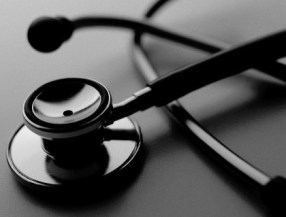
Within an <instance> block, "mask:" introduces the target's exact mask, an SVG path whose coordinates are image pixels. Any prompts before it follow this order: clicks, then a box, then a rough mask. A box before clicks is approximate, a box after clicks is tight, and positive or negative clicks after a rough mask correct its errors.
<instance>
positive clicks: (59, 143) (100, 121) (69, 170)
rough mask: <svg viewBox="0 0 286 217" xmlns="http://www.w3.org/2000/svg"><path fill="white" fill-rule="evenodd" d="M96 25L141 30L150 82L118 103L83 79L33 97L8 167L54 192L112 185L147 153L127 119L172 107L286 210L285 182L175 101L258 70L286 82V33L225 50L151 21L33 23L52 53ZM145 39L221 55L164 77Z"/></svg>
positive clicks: (41, 45)
mask: <svg viewBox="0 0 286 217" xmlns="http://www.w3.org/2000/svg"><path fill="white" fill-rule="evenodd" d="M165 2H167V1H166V0H165V1H164V0H163V1H162V0H161V1H158V2H156V3H155V4H154V5H153V6H152V7H151V8H150V10H149V11H148V13H147V14H146V18H150V17H152V16H153V15H154V14H155V12H156V11H157V10H158V9H159V8H160V7H161V6H162V5H164V3H165ZM92 26H95V27H97V26H106V27H121V28H127V29H130V30H133V31H134V33H135V38H134V44H133V45H134V46H133V53H134V60H135V62H136V64H137V66H138V68H139V69H140V70H141V71H142V73H143V74H144V75H145V78H146V80H147V81H149V83H148V84H147V85H146V87H145V88H143V89H142V90H140V91H138V92H136V93H134V94H133V95H132V96H131V97H129V98H127V99H126V100H124V101H122V102H120V103H117V104H114V105H113V104H112V99H111V94H110V92H109V90H108V89H107V88H106V87H105V86H104V85H103V84H101V83H99V82H97V81H94V80H89V79H83V78H66V79H60V80H55V81H52V82H49V83H47V84H44V85H43V86H41V87H39V88H38V89H36V90H35V91H34V92H32V93H31V94H30V96H29V97H28V98H27V99H26V101H25V103H24V107H23V117H24V125H22V126H21V127H20V128H19V129H18V130H17V132H16V133H15V134H14V136H13V138H12V139H11V142H10V145H9V148H8V152H7V159H8V163H9V165H10V167H11V169H12V171H13V172H14V174H15V175H16V177H17V179H18V180H19V181H20V182H21V183H23V184H24V185H25V186H27V187H29V188H32V189H37V190H43V191H45V190H47V191H52V192H57V191H59V192H62V191H66V190H74V189H80V190H81V189H84V188H85V187H86V186H96V188H102V186H104V184H106V183H109V184H110V185H112V183H113V181H114V180H115V179H117V177H118V176H120V174H124V175H123V176H124V177H126V176H128V173H127V172H128V171H129V169H130V168H133V167H134V165H135V163H137V162H138V159H140V153H141V152H142V135H141V132H140V128H139V126H138V125H137V123H135V122H134V121H132V120H130V119H129V118H127V116H129V115H131V114H133V113H135V112H138V111H143V110H146V109H148V108H150V107H152V106H163V105H167V108H168V110H169V111H171V113H172V114H173V115H174V116H175V117H176V118H177V119H178V120H179V121H180V123H182V124H183V126H184V127H185V128H186V129H187V130H189V131H190V132H191V133H192V135H193V138H194V139H195V140H198V141H200V142H202V143H203V144H204V148H205V150H207V151H208V152H209V153H211V154H212V156H214V157H215V158H217V159H219V160H220V161H221V162H223V163H224V165H228V166H229V168H230V169H232V171H234V172H236V173H237V174H238V175H239V176H241V177H242V178H243V179H244V180H246V181H248V183H250V184H251V185H253V186H254V187H255V188H256V189H257V190H258V191H259V192H260V193H261V196H262V199H263V200H264V201H265V203H266V204H267V206H269V207H270V208H271V210H274V211H276V212H277V213H279V212H280V211H282V210H284V209H283V208H284V202H285V201H286V198H285V195H286V180H285V178H282V177H279V176H278V177H274V178H272V177H270V176H268V175H266V174H265V173H263V172H261V171H260V170H258V169H256V168H255V167H253V166H252V165H250V164H249V163H247V162H246V161H244V160H243V159H241V158H240V157H239V156H237V155H236V154H235V153H233V152H232V151H231V150H229V149H228V148H226V146H224V145H223V144H222V143H221V142H219V141H218V140H217V139H216V138H214V137H213V136H212V135H211V134H210V133H208V132H207V131H206V130H204V129H203V128H202V127H201V126H200V125H199V123H198V122H197V121H196V120H195V119H194V118H193V117H192V116H191V115H190V114H189V113H188V112H187V111H186V110H184V108H183V107H182V106H181V105H180V103H179V102H177V101H174V100H176V99H178V98H179V97H182V96H184V95H186V94H187V93H189V92H191V91H195V90H197V89H199V88H201V87H204V86H206V85H208V84H211V83H213V82H216V81H218V80H221V79H224V78H226V77H229V76H233V75H236V74H238V73H241V72H243V71H245V70H247V69H250V68H256V69H260V70H261V71H263V72H265V73H267V74H269V75H271V76H274V77H276V78H279V79H282V80H284V81H286V76H285V75H284V74H285V72H283V71H285V66H283V65H282V64H280V63H278V62H277V59H279V58H281V57H283V56H285V55H286V50H285V49H284V47H283V46H281V45H282V44H283V43H284V42H285V40H286V31H281V32H278V33H274V34H271V35H268V36H265V37H263V38H260V39H257V40H255V41H251V42H248V43H246V44H243V45H240V46H236V47H234V48H230V49H226V50H223V51H220V50H222V47H219V46H217V45H215V44H211V43H210V42H207V41H203V40H200V39H196V38H188V37H185V36H182V35H178V34H176V33H172V32H169V31H167V30H164V29H161V28H159V27H155V26H153V25H151V24H149V23H147V22H144V21H134V20H129V19H121V18H112V17H83V18H78V19H75V20H68V19H66V18H63V17H57V18H47V17H44V18H40V19H37V20H36V21H34V22H33V23H32V24H31V26H30V28H29V30H28V40H29V42H30V44H31V46H32V47H33V48H35V49H36V50H38V51H41V52H52V51H54V50H56V49H57V48H59V47H60V46H61V45H62V44H63V43H64V42H66V41H67V40H68V39H70V37H71V36H72V34H73V32H74V31H76V30H79V29H82V28H86V27H92ZM143 33H144V34H145V33H147V34H150V35H154V36H157V37H161V38H164V39H167V40H170V41H174V42H177V43H181V44H184V45H187V46H191V47H193V48H197V49H200V50H202V51H205V52H208V53H216V54H213V55H212V56H211V57H210V58H207V59H205V60H203V61H201V62H199V63H196V64H193V65H190V66H186V67H184V68H182V69H178V70H175V71H173V72H171V73H168V74H166V75H164V76H162V77H158V76H157V74H156V71H155V69H154V68H153V66H152V64H151V63H150V61H149V59H148V57H147V55H146V53H145V52H144V49H143V47H142V44H141V34H143ZM154 79H155V80H154ZM87 189H88V188H87Z"/></svg>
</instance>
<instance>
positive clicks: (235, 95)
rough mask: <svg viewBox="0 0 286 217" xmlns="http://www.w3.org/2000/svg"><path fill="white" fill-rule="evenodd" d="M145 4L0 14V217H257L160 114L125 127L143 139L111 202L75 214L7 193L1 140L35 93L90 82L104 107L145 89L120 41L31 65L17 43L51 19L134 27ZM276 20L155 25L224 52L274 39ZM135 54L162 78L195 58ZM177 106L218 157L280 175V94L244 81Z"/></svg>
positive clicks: (87, 36)
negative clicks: (134, 169)
mask: <svg viewBox="0 0 286 217" xmlns="http://www.w3.org/2000/svg"><path fill="white" fill-rule="evenodd" d="M152 2H153V1H151V0H145V1H131V0H121V1H116V0H92V1H91V0H86V1H81V2H80V1H74V0H70V1H65V2H64V1H54V0H52V1H43V0H37V1H36V0H30V1H16V0H10V1H8V0H4V1H2V2H1V13H0V17H1V19H0V26H1V37H0V46H1V50H0V57H1V58H0V64H1V73H0V88H1V89H0V99H1V110H0V121H1V125H0V129H1V131H0V132H1V134H0V135H1V141H0V142H1V146H0V167H1V169H0V201H1V202H0V216H43V217H44V216H110V217H112V216H117V217H119V216H122V217H123V216H124V217H128V216H136V217H137V216H138V217H141V216H142V217H143V216H158V217H159V216H162V217H163V216H164V217H166V216H170V217H173V216H182V217H184V216H196V217H198V216H212V217H215V216H220V217H222V216H252V217H253V216H268V214H267V211H266V209H265V208H264V207H263V206H262V205H261V201H260V200H259V197H258V196H257V195H256V193H255V192H253V191H252V190H251V189H250V188H249V186H247V185H244V184H241V182H240V181H239V179H236V178H235V176H232V175H230V174H229V173H228V172H227V171H226V170H223V169H221V167H220V166H219V165H218V164H216V163H215V162H214V161H212V160H211V159H209V158H208V157H207V156H206V155H205V153H204V152H203V151H201V149H199V148H198V147H195V144H193V143H192V141H191V140H190V138H189V137H188V135H187V134H186V133H185V132H184V131H183V130H182V129H181V128H180V126H179V125H178V124H177V123H176V122H175V121H174V120H173V119H171V118H170V116H169V115H167V114H166V113H165V112H164V110H163V109H161V108H151V109H149V110H147V111H145V112H141V113H137V114H134V115H133V116H132V118H133V119H135V120H137V122H138V123H139V124H140V126H141V128H142V133H143V137H144V146H145V148H146V151H147V155H146V162H145V164H144V167H143V170H142V171H141V173H140V174H139V176H138V177H137V179H136V180H135V181H134V182H133V183H132V184H131V185H130V186H129V187H127V188H125V189H123V190H122V191H120V192H119V193H117V194H116V195H113V196H112V197H107V198H105V199H104V200H99V199H95V200H94V201H90V202H89V203H80V201H81V198H76V197H75V198H74V201H75V203H71V204H69V203H65V204H59V203H53V202H50V201H46V200H44V199H42V198H41V197H38V196H35V195H33V194H30V193H29V192H28V191H26V190H24V189H23V188H22V187H21V186H20V185H19V184H18V183H17V182H16V181H15V179H14V177H13V175H12V173H11V171H10V169H9V167H8V165H7V162H6V156H5V155H6V151H7V147H8V144H9V141H10V138H11V136H12V135H13V133H14V132H15V130H16V129H17V128H18V127H19V125H20V124H22V115H21V111H22V104H23V102H24V100H25V98H26V97H27V95H28V94H29V93H30V92H31V91H33V90H34V89H35V88H37V87H38V86H39V85H41V84H43V83H45V82H48V81H51V80H54V79H58V78H64V77H84V78H92V79H96V80H98V81H100V82H102V83H104V84H105V85H106V86H108V87H109V88H110V90H111V93H112V95H113V101H114V102H119V101H120V100H122V99H124V98H125V97H127V96H129V95H130V94H132V93H133V92H135V91H137V90H139V89H140V88H142V87H144V85H145V84H144V81H143V79H142V77H141V76H140V75H139V73H138V72H137V71H136V69H135V68H134V66H133V64H132V61H131V59H130V40H131V39H132V34H131V33H129V32H128V31H121V30H119V29H116V30H112V29H103V28H100V29H97V30H96V29H91V30H87V29H86V30H84V31H81V32H78V33H76V34H75V35H74V36H73V37H72V40H71V41H70V42H69V43H66V44H65V45H64V46H63V47H62V48H61V49H60V50H58V51H57V52H55V53H53V54H40V53H38V52H36V51H34V50H33V49H32V48H31V47H30V46H29V45H28V43H27V40H26V31H27V28H28V26H29V24H30V23H31V22H32V21H33V20H34V19H35V18H37V17H39V16H54V15H63V16H67V17H70V18H72V17H78V16H80V15H84V14H85V15H91V14H94V15H113V16H115V15H118V16H123V17H131V18H137V19H140V17H141V16H142V14H143V13H144V11H146V9H147V8H148V6H149V5H150V4H151V3H152ZM285 20H286V2H285V1H282V0H276V1H267V0H240V1H235V0H218V1H212V0H200V1H199V0H194V1H187V0H180V1H173V2H172V3H171V4H170V5H169V7H166V8H165V10H163V11H162V13H160V15H158V16H157V17H156V19H155V20H154V22H155V23H156V24H158V25H162V26H164V27H166V28H168V29H170V30H176V31H178V32H181V33H184V34H186V35H188V34H192V33H194V34H196V35H203V36H206V37H209V38H211V39H214V40H217V41H222V42H225V43H227V44H230V45H235V44H239V43H242V42H246V41H247V40H250V39H254V38H256V37H259V36H262V35H264V34H267V33H270V32H273V31H277V30H281V29H283V28H285ZM281 46H285V45H281ZM146 49H147V51H148V53H149V55H150V57H151V58H152V60H153V62H154V64H156V66H157V67H158V70H159V71H160V72H162V73H166V72H168V71H170V70H172V69H176V68H178V67H180V66H183V65H186V64H188V63H191V62H195V61H198V60H199V59H202V58H205V57H206V55H205V54H201V53H200V54H199V53H197V52H196V51H194V50H190V49H187V48H184V47H182V46H179V45H176V44H169V43H166V41H160V40H158V39H151V38H150V39H149V38H148V39H147V42H146ZM210 73H212V72H210ZM172 88H175V87H172ZM182 102H183V104H184V105H185V106H186V108H188V110H189V111H190V112H191V113H192V114H193V115H194V116H195V117H196V118H197V119H198V120H200V122H201V123H202V125H203V126H204V127H206V129H208V130H209V131H210V132H212V133H213V134H214V135H215V136H217V137H218V138H219V139H220V140H221V141H222V142H224V143H225V144H227V146H228V147H229V148H231V149H232V150H234V151H236V152H237V153H238V154H240V155H241V156H243V157H244V158H246V159H247V160H248V161H249V162H251V163H253V164H254V165H256V166H257V167H259V168H261V169H262V170H263V171H265V172H266V173H267V174H270V175H277V174H280V175H284V176H285V175H286V169H285V166H286V161H285V155H286V146H285V144H284V143H285V141H286V134H285V132H284V130H285V127H286V118H285V117H286V89H285V85H284V84H283V83H282V82H279V81H277V80H275V79H272V78H270V77H268V76H265V75H262V74H261V73H258V72H256V71H254V70H250V71H247V72H245V73H243V74H241V75H238V76H235V77H232V78H229V79H225V80H223V81H220V82H217V83H215V84H213V85H210V86H208V87H206V88H203V89H200V90H198V91H196V92H194V93H191V94H189V95H188V96H186V97H184V98H183V99H182ZM115 181H116V180H115ZM96 196H97V195H94V197H95V198H96ZM77 201H79V203H77Z"/></svg>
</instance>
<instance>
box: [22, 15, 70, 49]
mask: <svg viewBox="0 0 286 217" xmlns="http://www.w3.org/2000/svg"><path fill="white" fill-rule="evenodd" d="M73 30H74V28H73V23H72V22H71V21H69V20H68V19H66V18H63V17H58V18H51V17H40V18H38V19H36V20H35V21H33V22H32V24H31V25H30V27H29V29H28V34H27V36H28V41H29V43H30V44H31V46H32V47H33V48H35V49H36V50H38V51H41V52H52V51H54V50H56V49H57V48H59V47H60V46H61V44H62V43H63V42H65V41H66V40H67V39H69V38H70V37H71V35H72V33H73Z"/></svg>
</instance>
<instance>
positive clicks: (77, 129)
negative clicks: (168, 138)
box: [8, 78, 142, 189]
mask: <svg viewBox="0 0 286 217" xmlns="http://www.w3.org/2000/svg"><path fill="white" fill-rule="evenodd" d="M112 110H113V107H112V104H111V97H110V94H109V91H108V90H107V89H106V88H105V87H104V86H103V85H102V84H100V83H98V82H96V81H91V80H87V79H81V78H69V79H61V80H56V81H53V82H50V83H47V84H45V85H43V86H41V87H40V88H38V89H37V90H36V91H34V92H33V93H32V94H31V95H30V96H29V97H28V98H27V100H26V102H25V105H24V111H23V115H24V122H25V125H23V126H21V127H20V128H19V130H18V131H17V132H16V134H15V135H14V137H13V139H12V140H11V143H10V146H9V150H8V162H9V165H10V167H11V168H12V170H13V172H14V173H15V174H16V175H17V177H18V178H20V180H21V181H22V182H23V183H24V184H26V185H28V186H29V187H33V188H37V187H47V188H48V189H51V188H54V189H64V188H67V187H71V186H72V187H73V188H75V187H83V186H82V182H84V183H86V182H90V181H93V184H94V183H95V182H99V181H106V180H107V179H108V178H109V177H112V175H113V174H116V173H118V172H122V171H121V170H124V169H126V168H127V167H128V166H129V164H130V163H131V162H132V160H133V159H134V158H135V157H137V155H138V154H139V150H140V147H141V142H142V141H141V140H142V138H141V133H140V130H139V127H138V126H137V125H136V124H135V123H134V122H132V121H131V120H130V119H128V118H124V119H121V120H118V121H115V122H114V123H113V124H111V125H110V122H112V119H111V117H112ZM107 124H109V126H106V125H107ZM79 183H80V184H81V185H79Z"/></svg>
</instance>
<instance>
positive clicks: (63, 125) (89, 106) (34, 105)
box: [23, 78, 112, 140]
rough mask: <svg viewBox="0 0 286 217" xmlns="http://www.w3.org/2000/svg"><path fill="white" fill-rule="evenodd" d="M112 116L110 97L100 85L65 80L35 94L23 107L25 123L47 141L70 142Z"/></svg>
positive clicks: (84, 80) (54, 82) (46, 86)
mask: <svg viewBox="0 0 286 217" xmlns="http://www.w3.org/2000/svg"><path fill="white" fill-rule="evenodd" d="M111 113H112V105H111V96H110V93H109V91H108V90H107V88H106V87H105V86H103V85H102V84H100V83H99V82H96V81H93V80H88V79H83V78H66V79H60V80H56V81H52V82H50V83H47V84H45V85H43V86H41V87H40V88H38V89H37V90H36V91H34V92H33V93H32V94H31V95H30V96H29V97H28V99H27V100H26V102H25V104H24V111H23V115H24V121H25V124H26V126H27V127H28V128H29V129H30V130H32V131H33V132H34V133H37V134H38V135H40V136H42V137H43V138H47V139H50V140H51V139H70V138H72V137H78V136H82V135H86V134H87V133H89V132H92V131H94V130H96V129H98V128H101V127H102V126H103V125H104V124H105V123H106V121H107V120H109V117H110V115H111Z"/></svg>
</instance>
